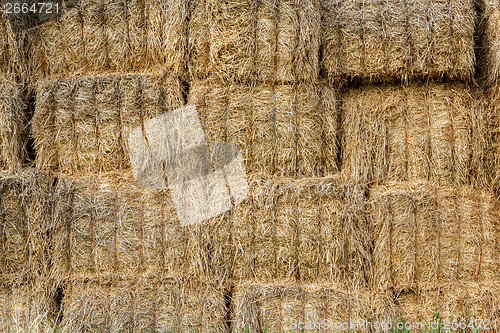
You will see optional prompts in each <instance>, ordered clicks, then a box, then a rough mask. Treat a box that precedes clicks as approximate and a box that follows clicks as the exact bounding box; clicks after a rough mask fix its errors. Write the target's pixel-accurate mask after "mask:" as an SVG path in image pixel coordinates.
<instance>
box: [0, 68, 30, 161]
mask: <svg viewBox="0 0 500 333" xmlns="http://www.w3.org/2000/svg"><path fill="white" fill-rule="evenodd" d="M0 91H1V92H2V93H1V95H0V170H16V169H19V168H20V167H21V165H22V164H23V163H24V158H25V157H26V147H25V146H24V145H25V134H26V133H25V130H26V123H27V119H26V105H25V104H24V103H23V100H22V98H21V92H20V89H19V86H18V85H17V84H16V82H15V79H14V77H12V76H8V75H6V76H4V75H1V74H0Z"/></svg>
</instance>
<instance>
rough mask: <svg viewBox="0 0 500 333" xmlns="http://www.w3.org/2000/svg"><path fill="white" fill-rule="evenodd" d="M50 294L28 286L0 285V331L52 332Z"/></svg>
mask: <svg viewBox="0 0 500 333" xmlns="http://www.w3.org/2000/svg"><path fill="white" fill-rule="evenodd" d="M51 305H52V299H51V295H50V294H49V293H48V292H47V291H45V290H43V289H40V288H32V287H28V286H25V285H23V286H15V287H12V286H5V285H3V286H1V287H0V331H2V332H12V333H18V332H19V333H21V332H33V333H44V332H52V331H53V330H54V329H55V320H54V319H55V318H54V317H53V313H52V309H51Z"/></svg>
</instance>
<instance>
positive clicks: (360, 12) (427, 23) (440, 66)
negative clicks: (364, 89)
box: [321, 0, 476, 82]
mask: <svg viewBox="0 0 500 333" xmlns="http://www.w3.org/2000/svg"><path fill="white" fill-rule="evenodd" d="M321 5H322V54H323V61H322V68H323V69H324V71H325V72H326V74H327V76H328V77H329V78H330V79H332V80H338V79H342V78H350V79H360V80H362V81H364V82H375V81H404V82H407V81H408V80H410V79H412V78H421V77H428V78H438V79H439V78H442V77H445V78H448V79H470V78H472V77H473V74H474V64H475V54H474V30H475V20H476V12H475V8H474V1H472V0H461V1H451V0H440V1H430V0H429V1H368V2H366V1H361V0H358V1H355V0H351V1H342V0H335V1H331V0H324V1H321Z"/></svg>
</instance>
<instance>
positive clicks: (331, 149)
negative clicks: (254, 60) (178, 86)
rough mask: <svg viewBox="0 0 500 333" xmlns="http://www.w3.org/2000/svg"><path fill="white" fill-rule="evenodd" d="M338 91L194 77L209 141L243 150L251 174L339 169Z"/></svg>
mask: <svg viewBox="0 0 500 333" xmlns="http://www.w3.org/2000/svg"><path fill="white" fill-rule="evenodd" d="M337 96H338V93H337V91H336V90H335V89H333V88H330V87H328V86H326V85H316V84H306V83H303V84H283V85H271V84H248V85H247V84H235V83H227V82H224V81H220V80H217V79H214V78H213V77H212V78H209V79H207V80H204V81H194V83H193V84H192V86H191V90H190V96H189V100H188V104H192V105H195V106H196V109H197V110H198V113H199V116H200V120H201V122H202V126H203V127H204V130H205V136H206V139H207V141H208V142H214V141H215V142H217V141H218V142H231V143H234V144H236V145H238V147H239V148H240V149H241V150H242V153H243V158H244V159H245V164H246V170H247V172H266V173H268V174H273V175H276V176H285V177H292V176H296V177H300V176H305V177H307V176H321V175H329V174H332V173H335V172H336V171H337V152H338V148H337V133H338V120H337V119H338V115H337V114H338V112H337V109H338V108H337V104H338V97H337Z"/></svg>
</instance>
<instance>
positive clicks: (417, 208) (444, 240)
mask: <svg viewBox="0 0 500 333" xmlns="http://www.w3.org/2000/svg"><path fill="white" fill-rule="evenodd" d="M328 3H329V5H332V3H331V2H328ZM392 5H393V4H389V3H387V4H381V5H380V6H382V7H384V8H378V9H375V11H377V10H379V11H380V12H379V13H380V14H379V18H380V17H384V15H388V16H390V15H391V11H394V10H395V9H396V7H392ZM401 5H404V6H406V7H407V8H406V9H405V11H406V12H407V13H408V12H409V13H410V15H409V16H408V15H407V16H406V17H405V16H402V22H401V23H403V24H398V25H397V26H398V27H399V28H400V29H401V28H403V29H405V30H404V32H403V33H402V35H403V36H405V37H404V38H403V39H400V37H401V36H399V35H397V34H396V35H392V34H390V31H397V28H396V26H392V25H391V24H387V22H386V21H384V20H382V22H380V21H379V22H376V21H372V22H370V21H369V19H366V21H365V22H364V23H362V24H361V23H360V24H359V25H358V27H359V28H358V27H357V28H355V30H356V31H358V34H360V35H358V36H360V39H359V41H360V44H359V49H360V50H361V53H359V54H360V57H359V59H353V62H352V63H351V65H352V66H347V67H344V68H345V71H344V72H343V73H342V74H344V75H347V76H348V77H351V78H353V79H360V80H361V81H362V82H374V81H381V82H384V83H383V84H371V85H367V86H361V87H355V88H351V89H347V90H346V91H345V92H344V94H343V96H342V103H343V104H342V106H343V107H342V111H343V117H342V133H341V136H342V142H341V147H342V148H341V149H342V157H341V166H340V169H341V170H342V172H344V173H345V174H347V175H349V176H351V177H353V178H354V179H357V180H359V181H361V182H363V183H368V184H370V186H369V188H370V189H369V203H368V206H369V207H370V213H369V216H370V223H371V233H372V239H373V241H374V244H373V246H374V248H373V263H374V268H373V269H374V271H373V272H374V275H373V281H375V283H374V284H373V285H372V288H373V289H372V290H373V292H375V293H381V294H385V293H387V292H389V293H390V294H392V299H393V300H394V305H395V308H396V312H395V315H396V316H395V317H393V320H395V319H396V318H405V319H406V320H408V321H409V322H413V323H414V322H416V321H418V322H421V323H422V322H424V320H425V321H427V322H430V321H431V320H433V316H434V315H435V314H436V313H439V314H440V315H441V316H442V317H443V318H444V319H447V320H448V322H450V321H452V320H453V319H456V320H458V321H459V322H460V321H462V320H465V321H467V324H469V321H470V316H471V315H475V316H477V318H481V319H487V320H489V321H493V320H494V319H497V317H498V298H497V296H496V290H497V286H496V283H497V281H498V275H497V274H498V273H497V272H498V264H499V261H498V246H497V239H498V236H499V230H498V226H497V224H498V220H499V215H498V203H497V196H496V195H495V194H494V193H493V192H492V189H491V186H490V185H491V183H492V180H493V178H494V175H492V174H491V170H492V167H494V166H493V162H494V160H495V158H492V157H491V156H488V155H489V154H490V153H489V152H490V151H492V149H493V147H494V146H495V140H491V139H492V137H491V136H490V133H491V130H492V124H495V123H494V122H492V120H494V118H495V117H492V115H493V114H494V113H492V112H491V108H490V109H488V107H487V99H486V96H485V94H484V93H483V92H482V91H481V90H480V89H478V88H476V87H474V84H471V83H470V82H469V81H470V79H471V77H472V74H473V68H474V61H475V59H474V58H475V56H474V50H473V47H474V44H473V31H474V24H475V12H474V8H473V5H474V4H473V2H469V1H462V2H438V1H427V2H421V3H418V4H417V3H415V4H406V3H404V4H401ZM343 6H345V4H343ZM377 6H378V5H375V7H377ZM419 6H423V7H422V8H421V9H423V11H422V12H420V13H421V14H423V15H422V16H421V17H418V15H417V16H414V15H416V13H419V11H418V10H417V9H416V8H418V7H419ZM371 7H374V5H373V4H372V5H367V6H359V7H356V9H355V10H356V11H357V12H358V15H359V13H361V14H362V15H361V16H358V19H359V17H365V18H366V17H370V13H372V12H373V11H374V9H373V8H371ZM333 8H334V9H333V12H334V13H336V15H337V16H336V17H337V18H339V17H340V15H341V14H339V13H341V12H340V11H339V8H342V6H340V5H336V6H333ZM353 8H354V7H353ZM424 13H426V14H424ZM338 22H342V21H341V19H340V18H339V20H338V21H335V26H336V27H337V30H336V31H337V35H338V36H342V33H345V31H343V30H342V28H340V27H338V25H339V23H338ZM391 22H392V23H394V22H396V21H395V20H394V21H391ZM411 22H413V23H411ZM378 24H382V26H383V29H382V30H379V29H375V30H374V31H375V32H374V33H373V38H374V39H373V40H375V41H376V40H377V38H378V40H379V42H378V43H372V42H373V40H372V34H370V33H369V32H370V31H371V30H367V28H366V27H370V26H371V27H372V28H373V27H377V26H378ZM410 24H411V25H410ZM354 26H355V25H352V27H354ZM409 27H411V29H408V28H409ZM421 27H424V30H422V31H420V29H421ZM380 31H383V32H384V33H385V32H387V31H389V34H388V36H391V37H389V38H388V40H386V39H383V40H382V41H381V40H380V36H381V33H380ZM346 36H352V34H348V35H346ZM392 37H395V41H398V40H399V41H401V40H404V41H405V42H404V44H403V47H402V48H401V46H402V45H399V46H394V47H396V48H399V49H398V50H399V51H401V52H402V54H404V55H405V56H400V57H397V59H398V60H402V59H404V61H403V62H402V63H398V65H395V64H394V63H393V62H391V61H389V62H384V61H382V62H376V63H375V64H373V63H371V62H370V61H369V60H368V62H367V61H366V59H367V57H366V56H364V55H365V52H367V51H369V52H371V53H370V54H377V52H379V54H380V55H381V56H380V57H379V59H388V60H390V59H392V58H391V57H392V55H393V54H395V53H394V52H391V53H387V51H388V50H392V45H393V44H391V42H392V39H391V38H392ZM354 45H356V44H355V43H354ZM366 54H368V53H366ZM388 54H390V56H387V55H388ZM396 54H397V53H396ZM375 58H376V57H375ZM370 59H373V58H370ZM426 63H427V64H426ZM431 63H432V64H431ZM360 66H361V67H360ZM377 66H378V69H379V70H378V71H377V70H375V72H371V70H372V69H376V68H377ZM334 68H335V70H336V71H337V72H333V71H332V73H338V68H339V67H334ZM342 69H343V68H342ZM349 70H350V71H351V72H349ZM332 73H330V75H332V76H333V75H334V74H332ZM337 75H338V74H337ZM391 76H392V79H391ZM419 77H423V78H425V82H419V81H418V79H419ZM441 78H445V79H446V80H447V83H441V82H440V79H441ZM453 80H455V81H453ZM387 81H396V82H397V81H401V82H402V83H403V84H399V83H393V84H387V83H385V82H387ZM412 81H414V82H412ZM450 81H451V82H450ZM407 82H410V84H406V83H407ZM493 126H495V125H493ZM493 129H494V128H493ZM483 317H484V318H483ZM466 318H469V319H466ZM476 324H477V322H476ZM490 328H491V327H490ZM412 329H415V330H418V328H415V327H414V328H412Z"/></svg>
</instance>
